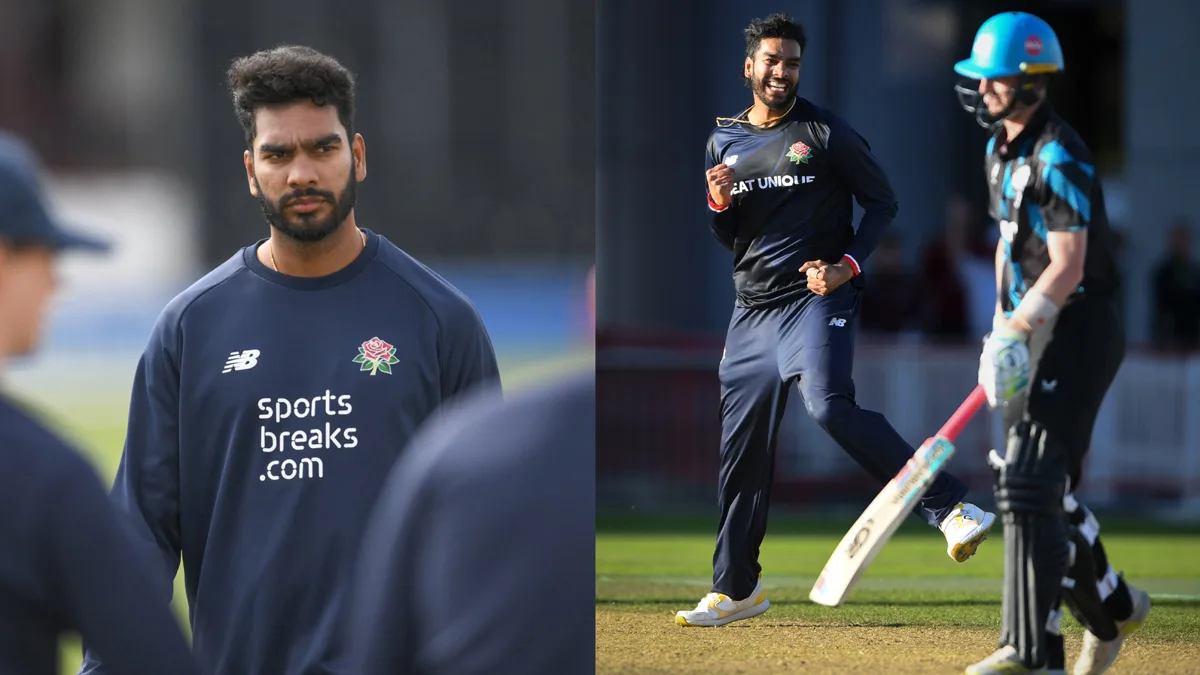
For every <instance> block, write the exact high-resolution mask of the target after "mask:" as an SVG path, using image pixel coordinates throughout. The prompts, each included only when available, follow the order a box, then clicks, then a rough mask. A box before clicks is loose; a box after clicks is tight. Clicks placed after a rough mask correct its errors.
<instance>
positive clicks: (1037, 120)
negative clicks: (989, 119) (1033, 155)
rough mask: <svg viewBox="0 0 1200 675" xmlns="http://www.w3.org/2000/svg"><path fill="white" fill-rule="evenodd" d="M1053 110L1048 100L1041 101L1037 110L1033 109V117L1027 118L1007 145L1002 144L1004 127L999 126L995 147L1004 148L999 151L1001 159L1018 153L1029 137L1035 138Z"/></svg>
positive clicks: (1010, 157)
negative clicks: (1023, 126) (1022, 127)
mask: <svg viewBox="0 0 1200 675" xmlns="http://www.w3.org/2000/svg"><path fill="white" fill-rule="evenodd" d="M1053 112H1054V110H1053V108H1052V107H1051V105H1050V101H1042V104H1041V105H1039V106H1038V108H1037V110H1034V111H1033V117H1031V118H1029V124H1026V125H1025V128H1024V129H1022V130H1021V133H1019V134H1017V137H1016V138H1014V139H1012V140H1011V141H1009V143H1008V145H1007V146H1006V145H1004V127H1003V126H1001V127H1000V129H999V130H998V131H997V132H996V147H998V148H1004V150H1003V151H1002V152H1001V153H1000V156H1001V158H1002V159H1012V158H1013V157H1016V156H1017V155H1019V154H1020V150H1021V148H1022V147H1023V146H1024V145H1025V142H1026V141H1027V140H1029V139H1031V138H1037V137H1038V136H1040V135H1041V133H1042V129H1043V128H1044V127H1045V126H1046V121H1047V120H1049V119H1050V115H1051V114H1052V113H1053Z"/></svg>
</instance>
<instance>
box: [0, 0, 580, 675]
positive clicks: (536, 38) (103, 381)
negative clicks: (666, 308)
mask: <svg viewBox="0 0 1200 675" xmlns="http://www.w3.org/2000/svg"><path fill="white" fill-rule="evenodd" d="M0 19H2V20H0V91H3V92H4V93H3V95H0V127H2V128H5V129H9V130H12V131H15V132H18V133H20V134H23V135H24V136H26V137H27V138H28V139H30V140H31V141H32V142H33V143H34V144H35V146H36V147H37V149H38V150H39V152H40V153H41V154H42V155H43V159H44V160H45V163H46V165H47V170H48V174H49V180H50V183H51V190H50V192H51V194H50V196H51V199H52V202H53V205H54V207H55V208H56V210H57V211H58V212H59V213H60V214H61V215H62V216H63V217H65V218H66V219H68V220H70V221H74V222H78V223H80V224H82V225H85V226H86V227H88V228H90V229H92V230H95V231H99V232H102V233H104V234H106V235H107V236H110V237H111V238H113V239H114V240H115V241H116V243H117V248H116V250H115V252H114V254H113V255H111V256H109V257H106V258H96V259H93V258H83V257H78V258H76V257H72V258H69V259H64V260H63V262H62V267H61V270H62V275H63V281H64V284H63V288H62V291H61V293H60V295H59V298H58V302H57V304H56V305H55V308H54V312H53V315H52V317H51V322H50V325H49V327H48V334H47V336H46V337H47V339H46V343H45V346H44V348H43V349H42V351H41V353H40V354H38V355H37V356H36V357H34V358H32V359H29V360H27V361H25V362H22V363H14V364H10V372H9V373H8V376H7V380H8V381H7V382H6V383H5V386H6V387H7V388H8V389H9V390H11V391H13V392H14V393H15V394H16V395H18V396H20V397H22V398H24V399H26V400H31V401H33V402H35V403H36V404H37V405H39V406H40V407H41V408H42V409H43V410H44V412H45V413H46V415H47V416H48V417H50V418H51V419H54V420H55V421H57V422H58V423H60V424H61V425H62V428H64V429H65V430H66V431H67V433H69V434H70V435H71V436H72V437H73V438H74V439H76V440H77V441H78V442H79V444H80V445H81V446H82V447H83V448H84V449H85V450H86V451H87V452H88V453H89V457H90V458H91V459H92V460H93V461H94V463H95V466H96V468H97V471H98V473H99V475H100V477H101V479H102V480H103V481H104V482H105V484H106V485H107V484H108V483H109V482H110V481H111V478H112V475H113V473H114V472H115V469H116V465H117V461H118V460H119V457H120V451H121V444H122V442H123V439H124V420H125V415H126V411H127V406H128V394H129V391H128V390H129V385H130V382H131V380H132V376H133V371H134V367H135V365H136V362H137V358H138V356H139V353H140V350H141V349H142V347H143V345H144V342H145V340H146V338H147V336H148V334H149V330H150V328H151V326H152V325H153V323H154V321H155V319H156V318H157V316H158V313H159V312H160V311H161V309H162V307H163V306H164V305H165V304H166V302H167V301H168V300H169V299H170V298H171V297H172V296H173V295H174V294H175V293H177V292H179V291H180V290H182V289H183V288H185V287H186V286H187V285H189V284H190V283H191V282H193V281H195V280H196V279H198V278H199V277H200V276H202V275H203V274H204V273H205V272H206V271H207V270H208V269H210V268H211V267H213V266H215V265H217V264H219V263H220V262H223V261H224V260H225V259H227V258H228V257H229V256H230V255H232V254H233V253H234V252H235V251H236V250H237V249H238V248H240V247H242V246H245V245H247V244H249V243H252V242H253V241H255V240H258V239H260V238H262V237H265V236H267V234H268V228H267V225H266V222H265V220H264V219H263V217H262V214H261V211H260V210H259V207H258V204H257V203H256V202H255V200H254V199H253V198H252V197H251V196H250V195H249V194H248V193H247V190H246V184H245V178H244V172H243V169H242V160H241V155H242V150H243V148H244V144H243V140H242V132H241V128H240V127H239V126H238V123H237V120H236V118H235V117H234V114H233V108H232V104H231V102H230V99H229V96H228V94H227V92H226V90H225V88H224V87H225V82H224V74H225V71H226V68H227V67H228V65H229V63H230V61H231V60H232V59H233V58H235V57H237V56H241V55H244V54H248V53H251V52H253V51H255V50H258V49H261V48H266V47H270V46H274V45H276V44H280V43H284V42H290V43H301V44H307V45H309V46H312V47H315V48H317V49H320V50H322V51H326V52H328V53H330V54H332V55H333V56H335V57H337V58H338V59H340V60H341V61H342V62H343V63H344V64H345V65H346V66H347V67H349V68H350V69H351V70H352V71H354V72H355V73H356V74H357V75H358V78H359V80H358V100H357V105H358V108H357V120H356V122H357V125H358V129H357V130H358V131H359V132H360V133H362V134H363V136H364V137H365V139H366V142H367V157H368V165H369V177H368V179H367V180H366V181H365V182H364V183H362V184H361V185H360V188H359V201H358V206H357V209H356V212H357V214H358V222H359V223H360V224H362V225H363V226H364V227H368V228H371V229H373V230H374V231H376V232H380V233H382V234H384V235H385V236H387V237H388V238H389V239H391V240H392V241H393V242H395V243H396V244H397V245H398V246H400V247H401V248H403V249H405V250H406V251H408V252H409V253H411V254H412V255H414V256H416V257H417V258H418V259H420V260H422V261H423V262H425V263H426V264H429V265H430V266H432V267H433V268H434V269H435V270H436V271H438V272H439V273H441V274H443V275H444V276H446V277H447V278H448V279H449V280H450V281H451V282H453V283H454V284H455V285H457V286H458V287H459V288H460V289H461V290H462V291H464V292H465V293H466V294H467V295H468V296H469V297H470V298H471V299H472V300H473V301H474V302H475V304H476V306H477V307H478V308H479V310H480V312H481V314H482V315H483V318H484V321H485V323H486V324H487V326H488V329H489V330H490V332H491V335H492V338H493V340H494V342H495V346H496V350H497V352H498V356H499V358H500V361H501V367H502V370H503V377H504V380H505V383H506V385H507V386H508V387H509V388H513V387H520V386H524V385H526V384H528V383H531V382H534V381H537V380H539V379H541V378H545V377H547V376H550V375H552V374H553V373H556V372H559V371H561V370H562V369H564V368H571V367H579V366H583V367H587V366H586V364H590V363H591V361H592V359H593V355H594V352H593V348H592V344H591V339H592V327H591V324H590V319H589V317H588V311H587V303H586V293H585V275H586V274H587V271H588V268H589V267H590V266H591V265H592V264H593V259H594V246H595V239H594V212H593V203H594V200H593V194H594V182H593V166H594V163H595V158H594V137H595V135H594V125H593V114H592V111H593V110H594V96H595V90H594V78H593V76H592V72H593V63H594V37H593V36H594V12H593V10H592V5H591V4H590V3H576V2H569V3H560V2H555V1H554V0H505V1H503V2H491V1H485V0H454V1H452V2H423V1H418V0H401V1H399V2H396V1H395V0H341V1H338V2H333V1H331V0H305V1H303V2H283V1H282V0H239V1H237V2H234V1H231V0H208V1H206V2H199V1H198V0H121V1H117V0H93V1H90V2H73V1H70V0H39V1H38V2H26V1H24V0H0ZM179 588H180V589H182V587H181V586H180V587H179ZM177 605H178V608H179V610H180V612H181V614H180V616H181V617H183V616H186V615H185V614H183V613H182V612H183V611H184V605H183V603H177ZM77 663H78V661H77V654H75V653H74V652H73V651H70V650H69V651H68V653H67V656H66V663H64V667H63V672H72V673H73V672H75V669H76V668H77Z"/></svg>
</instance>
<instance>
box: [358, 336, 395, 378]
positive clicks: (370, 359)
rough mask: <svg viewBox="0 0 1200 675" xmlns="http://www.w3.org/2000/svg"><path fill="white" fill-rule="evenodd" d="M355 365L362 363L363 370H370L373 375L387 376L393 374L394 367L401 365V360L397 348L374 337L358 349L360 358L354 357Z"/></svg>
mask: <svg viewBox="0 0 1200 675" xmlns="http://www.w3.org/2000/svg"><path fill="white" fill-rule="evenodd" d="M354 362H355V363H361V364H362V368H359V370H360V371H362V370H369V371H371V374H372V375H374V374H375V373H377V372H379V373H383V374H385V375H391V374H392V365H394V364H396V363H399V362H400V359H398V358H396V348H395V347H393V346H391V345H390V344H388V343H387V342H384V341H383V340H380V339H379V338H377V337H373V338H371V339H370V340H367V341H366V342H364V343H362V345H360V346H359V348H358V356H356V357H354Z"/></svg>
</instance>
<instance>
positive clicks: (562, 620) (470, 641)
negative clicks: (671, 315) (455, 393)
mask: <svg viewBox="0 0 1200 675" xmlns="http://www.w3.org/2000/svg"><path fill="white" fill-rule="evenodd" d="M595 462H596V374H595V372H594V371H592V370H591V369H589V370H588V372H584V373H577V374H573V375H571V376H567V377H565V378H563V379H561V380H558V381H555V382H553V383H549V384H543V385H538V386H537V387H536V388H533V389H530V390H527V391H523V392H520V393H515V394H511V395H510V397H509V399H508V400H506V401H497V400H496V399H495V398H494V397H488V396H486V395H484V394H480V395H477V396H475V397H472V399H470V400H468V401H466V402H463V404H462V405H460V406H454V408H453V409H452V410H450V411H449V412H447V414H445V415H444V416H442V415H439V419H438V420H437V421H436V422H434V423H432V424H430V425H428V426H427V428H426V429H425V430H424V431H423V432H422V433H421V434H420V435H419V436H418V438H417V440H415V441H414V443H413V446H412V447H411V448H410V449H409V450H408V451H406V453H405V456H404V457H403V458H402V459H401V460H400V462H398V463H397V465H396V468H395V470H394V471H393V474H392V476H391V477H390V478H389V479H388V483H387V487H386V488H385V490H384V494H383V496H382V497H381V498H380V501H379V506H378V507H377V509H376V512H375V514H374V516H373V517H372V519H371V525H370V529H369V533H368V535H367V537H366V538H365V539H364V546H365V547H364V549H363V553H362V555H361V556H360V558H359V560H360V566H361V567H360V570H361V571H360V573H359V574H358V578H357V579H356V590H355V594H354V597H355V610H354V618H353V622H352V624H351V626H350V636H351V637H350V639H351V640H352V642H353V644H354V668H353V670H354V672H355V673H356V675H394V674H396V673H407V674H409V675H418V674H419V675H581V674H583V673H594V672H595V668H596V665H595V656H596V643H595V638H596V624H595V611H596V604H595V594H596V575H595V562H596V554H595V536H594V532H595V526H596V519H595V508H596V501H595V473H596V464H595Z"/></svg>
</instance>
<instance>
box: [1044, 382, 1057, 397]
mask: <svg viewBox="0 0 1200 675" xmlns="http://www.w3.org/2000/svg"><path fill="white" fill-rule="evenodd" d="M1057 386H1058V380H1042V392H1043V393H1046V394H1053V393H1054V389H1055V387H1057Z"/></svg>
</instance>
